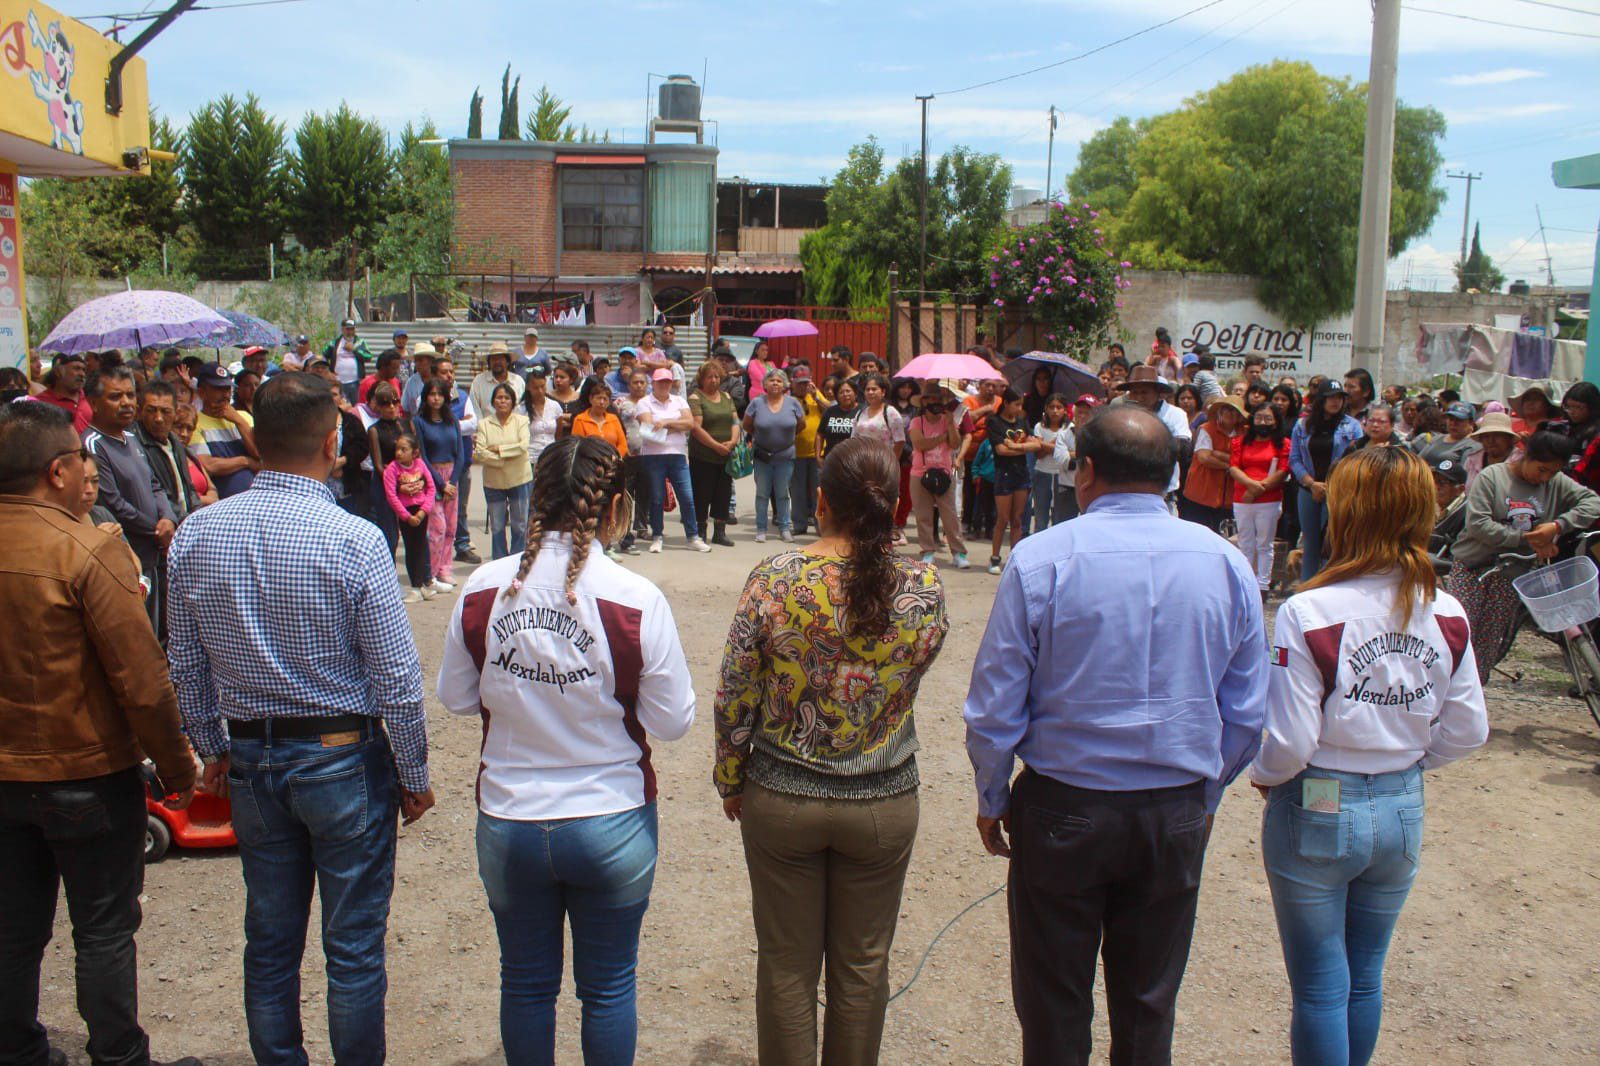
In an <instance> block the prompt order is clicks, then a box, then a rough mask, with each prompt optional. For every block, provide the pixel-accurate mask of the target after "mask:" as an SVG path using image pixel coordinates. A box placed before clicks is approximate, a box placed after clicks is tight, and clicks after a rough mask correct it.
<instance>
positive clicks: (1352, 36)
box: [1032, 0, 1600, 56]
mask: <svg viewBox="0 0 1600 1066" xmlns="http://www.w3.org/2000/svg"><path fill="white" fill-rule="evenodd" d="M1032 3H1034V4H1036V5H1039V6H1042V7H1048V8H1052V9H1057V10H1060V9H1066V10H1067V11H1068V12H1070V14H1072V15H1077V16H1083V17H1088V16H1089V14H1090V12H1089V11H1086V10H1085V9H1086V8H1087V9H1098V8H1101V6H1102V5H1100V4H1098V3H1089V2H1087V0H1032ZM1194 6H1195V4H1194V0H1117V4H1116V7H1117V12H1118V14H1119V15H1121V16H1123V17H1125V18H1127V19H1129V20H1130V21H1133V20H1137V25H1141V26H1142V25H1149V24H1153V23H1157V22H1161V21H1163V20H1165V19H1169V18H1173V17H1174V16H1176V15H1181V14H1183V13H1184V12H1185V11H1188V10H1190V9H1191V8H1193V7H1194ZM1424 6H1428V7H1436V8H1438V9H1439V10H1445V9H1446V8H1448V10H1449V11H1450V12H1452V13H1453V14H1458V15H1470V16H1472V17H1474V18H1480V19H1489V20H1492V21H1495V22H1509V23H1515V24H1517V25H1518V26H1522V27H1543V28H1545V29H1553V30H1570V29H1572V26H1571V24H1570V16H1564V15H1562V14H1561V13H1559V12H1556V11H1541V10H1539V9H1537V8H1532V7H1528V6H1526V5H1519V6H1516V7H1515V8H1514V9H1509V8H1508V7H1507V5H1506V4H1505V3H1504V0H1451V2H1450V3H1449V4H1448V5H1445V4H1428V5H1424ZM1246 17H1247V19H1248V21H1247V22H1245V23H1244V25H1245V26H1247V27H1248V28H1247V29H1245V32H1244V33H1243V34H1242V36H1243V37H1244V39H1246V40H1249V41H1253V42H1255V43H1257V44H1265V45H1267V46H1269V47H1272V48H1275V49H1277V50H1279V51H1280V52H1281V53H1286V54H1292V53H1294V52H1309V53H1314V54H1324V55H1326V54H1332V55H1351V56H1365V55H1367V54H1368V53H1369V52H1370V50H1371V46H1372V7H1371V4H1370V2H1369V0H1310V2H1306V0H1295V2H1293V3H1290V4H1289V5H1288V6H1286V7H1282V8H1280V9H1279V12H1278V13H1277V14H1273V15H1272V16H1271V17H1270V18H1268V19H1265V20H1263V19H1261V18H1259V17H1257V16H1256V15H1255V14H1254V13H1251V14H1249V15H1248V16H1246ZM1238 18H1239V16H1238V9H1237V5H1232V4H1220V5H1218V6H1217V7H1215V8H1210V9H1208V10H1205V11H1201V12H1198V13H1197V14H1195V15H1192V16H1190V17H1188V18H1185V19H1183V20H1182V21H1181V22H1177V23H1174V25H1173V27H1172V29H1173V30H1174V31H1176V32H1179V33H1185V32H1193V31H1195V30H1197V29H1201V30H1211V29H1222V30H1223V32H1222V33H1221V34H1220V35H1219V39H1226V38H1228V37H1231V36H1233V35H1234V34H1235V33H1238V32H1239V26H1238V24H1237V20H1238ZM1136 28H1137V27H1136ZM1107 36H1116V34H1107ZM1152 36H1153V35H1152ZM1400 50H1401V52H1402V53H1407V54H1415V53H1424V52H1432V53H1440V52H1465V51H1483V52H1490V53H1493V54H1496V55H1500V56H1504V55H1505V54H1506V53H1508V52H1512V51H1528V52H1532V53H1535V54H1549V53H1552V52H1561V53H1595V52H1600V40H1591V39H1587V38H1582V37H1564V36H1559V35H1556V34H1550V33H1540V32H1537V31H1536V30H1534V29H1513V28H1508V27H1505V26H1493V25H1487V24H1485V23H1482V22H1468V21H1466V20H1464V19H1460V18H1448V17H1444V16H1440V15H1432V14H1426V13H1424V12H1421V11H1414V10H1405V11H1403V12H1402V15H1401V23H1400Z"/></svg>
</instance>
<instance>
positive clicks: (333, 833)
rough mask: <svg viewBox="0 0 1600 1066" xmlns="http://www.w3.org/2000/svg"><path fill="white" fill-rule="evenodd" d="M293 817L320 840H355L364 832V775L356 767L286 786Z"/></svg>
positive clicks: (313, 776) (363, 771)
mask: <svg viewBox="0 0 1600 1066" xmlns="http://www.w3.org/2000/svg"><path fill="white" fill-rule="evenodd" d="M289 792H290V795H291V796H292V797H293V801H294V813H295V815H296V816H297V817H298V818H299V819H300V821H302V822H303V823H305V827H306V828H307V829H308V830H310V831H311V835H312V836H314V837H317V838H320V839H322V840H332V841H342V840H354V839H355V838H356V837H358V836H360V835H361V834H362V833H365V832H366V831H367V771H366V767H365V766H363V765H361V764H360V763H357V764H356V765H355V766H352V767H349V768H348V769H344V770H337V771H335V772H333V773H329V774H317V775H311V776H306V777H296V778H294V779H293V780H292V781H291V782H290V783H289Z"/></svg>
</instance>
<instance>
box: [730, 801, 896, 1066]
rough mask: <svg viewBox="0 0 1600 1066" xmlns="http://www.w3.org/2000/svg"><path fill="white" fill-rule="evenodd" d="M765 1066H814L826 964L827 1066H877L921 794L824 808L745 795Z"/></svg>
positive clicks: (747, 858) (830, 803)
mask: <svg viewBox="0 0 1600 1066" xmlns="http://www.w3.org/2000/svg"><path fill="white" fill-rule="evenodd" d="M744 795H745V799H744V818H743V821H742V822H741V823H740V831H741V833H742V835H743V836H744V855H745V863H746V865H747V866H748V867H749V869H750V896H751V902H752V905H753V910H754V912H755V926H756V942H757V944H759V945H760V956H759V958H758V959H757V962H756V1036H757V1041H758V1045H759V1054H760V1062H761V1066H799V1064H803V1066H815V1064H816V1062H817V999H816V996H817V979H818V977H819V976H820V975H821V973H822V965H823V958H824V956H826V958H827V966H828V969H827V1000H828V1013H827V1018H826V1022H825V1025H824V1035H823V1042H822V1064H823V1066H871V1064H872V1063H876V1062H877V1061H878V1046H879V1044H880V1043H882V1040H883V1012H884V1008H885V1007H887V1006H888V1002H889V946H890V945H891V944H892V943H893V942H894V929H895V921H896V919H897V918H898V917H899V913H900V893H901V890H902V888H904V886H905V880H906V866H907V865H908V864H909V863H910V862H911V846H912V844H913V843H914V842H915V840H916V836H917V809H918V805H917V794H916V793H915V792H908V793H906V794H905V795H902V796H895V797H893V798H892V799H885V800H818V799H807V798H805V797H801V796H788V795H784V794H782V793H778V792H772V791H769V790H767V789H764V788H762V787H761V786H760V785H757V784H754V783H751V784H748V785H746V786H745V794H744Z"/></svg>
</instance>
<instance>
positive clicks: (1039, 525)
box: [1023, 470, 1066, 533]
mask: <svg viewBox="0 0 1600 1066" xmlns="http://www.w3.org/2000/svg"><path fill="white" fill-rule="evenodd" d="M1062 495H1063V492H1062V489H1061V487H1060V485H1058V484H1057V482H1056V475H1055V474H1046V473H1043V472H1041V471H1038V470H1035V471H1034V472H1033V491H1032V492H1030V493H1029V494H1028V504H1029V506H1031V507H1032V508H1033V525H1032V527H1031V528H1032V530H1033V531H1034V532H1035V533H1043V532H1044V531H1045V530H1047V529H1049V528H1050V527H1051V526H1053V525H1056V524H1057V523H1059V522H1064V521H1066V518H1065V517H1064V516H1063V515H1062V513H1061V512H1062V510H1063V509H1064V507H1063V506H1062V505H1064V504H1065V503H1066V501H1065V500H1063V499H1062V498H1061V497H1062ZM1023 528H1025V529H1026V528H1030V527H1028V526H1024V527H1023Z"/></svg>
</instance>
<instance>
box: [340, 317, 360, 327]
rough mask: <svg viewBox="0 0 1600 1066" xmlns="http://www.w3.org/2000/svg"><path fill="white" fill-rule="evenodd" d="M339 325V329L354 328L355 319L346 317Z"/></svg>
mask: <svg viewBox="0 0 1600 1066" xmlns="http://www.w3.org/2000/svg"><path fill="white" fill-rule="evenodd" d="M339 327H340V328H341V329H355V328H356V320H355V319H353V318H347V319H345V320H344V321H343V322H341V323H339Z"/></svg>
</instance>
